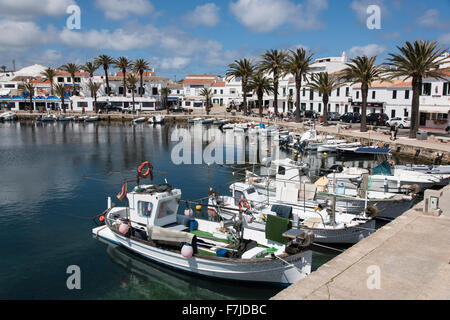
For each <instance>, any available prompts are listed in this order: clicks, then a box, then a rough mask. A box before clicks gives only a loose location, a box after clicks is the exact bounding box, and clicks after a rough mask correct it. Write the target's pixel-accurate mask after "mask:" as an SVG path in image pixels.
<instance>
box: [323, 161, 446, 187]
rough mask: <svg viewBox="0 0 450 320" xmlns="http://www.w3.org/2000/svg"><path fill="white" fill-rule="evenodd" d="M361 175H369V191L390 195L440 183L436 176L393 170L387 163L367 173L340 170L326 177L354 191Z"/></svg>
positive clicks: (365, 170)
mask: <svg viewBox="0 0 450 320" xmlns="http://www.w3.org/2000/svg"><path fill="white" fill-rule="evenodd" d="M363 174H368V175H369V185H368V190H369V191H381V192H391V193H404V192H405V191H406V190H410V189H411V187H412V186H416V188H417V189H418V191H419V192H420V191H423V190H424V189H427V188H430V187H432V186H434V185H438V184H440V183H441V181H442V178H441V177H440V176H438V175H433V174H426V173H421V172H418V171H417V172H415V171H410V170H402V169H395V168H394V167H393V166H392V164H391V163H390V162H388V161H384V162H383V163H381V164H379V165H378V166H377V167H375V168H374V169H373V172H369V170H368V169H363V168H355V167H351V168H342V172H334V173H330V174H328V175H327V178H328V179H329V181H330V182H332V183H333V182H334V183H336V185H344V186H345V188H349V189H356V187H357V185H358V184H359V183H360V182H361V179H362V176H363Z"/></svg>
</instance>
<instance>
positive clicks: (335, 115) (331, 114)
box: [328, 112, 341, 121]
mask: <svg viewBox="0 0 450 320" xmlns="http://www.w3.org/2000/svg"><path fill="white" fill-rule="evenodd" d="M340 118H341V115H340V114H339V113H338V112H329V113H328V120H330V121H333V120H337V121H339V119H340Z"/></svg>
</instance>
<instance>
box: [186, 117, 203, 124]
mask: <svg viewBox="0 0 450 320" xmlns="http://www.w3.org/2000/svg"><path fill="white" fill-rule="evenodd" d="M202 120H203V119H202V118H194V119H189V120H188V123H189V124H195V123H198V122H200V121H202Z"/></svg>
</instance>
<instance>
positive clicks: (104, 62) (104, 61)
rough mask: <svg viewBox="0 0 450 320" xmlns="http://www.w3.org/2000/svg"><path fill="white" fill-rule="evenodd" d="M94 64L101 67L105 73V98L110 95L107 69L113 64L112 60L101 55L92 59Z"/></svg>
mask: <svg viewBox="0 0 450 320" xmlns="http://www.w3.org/2000/svg"><path fill="white" fill-rule="evenodd" d="M94 63H95V64H96V65H98V66H103V70H104V71H105V80H106V90H105V93H106V95H107V96H109V95H110V93H111V88H110V87H109V79H108V69H109V66H110V65H112V64H114V59H113V58H111V57H110V56H108V55H106V54H102V55H100V56H98V57H97V58H95V59H94ZM124 89H125V88H124Z"/></svg>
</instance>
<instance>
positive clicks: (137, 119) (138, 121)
mask: <svg viewBox="0 0 450 320" xmlns="http://www.w3.org/2000/svg"><path fill="white" fill-rule="evenodd" d="M142 122H145V117H140V118H136V119H133V123H135V124H136V123H142Z"/></svg>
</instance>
